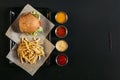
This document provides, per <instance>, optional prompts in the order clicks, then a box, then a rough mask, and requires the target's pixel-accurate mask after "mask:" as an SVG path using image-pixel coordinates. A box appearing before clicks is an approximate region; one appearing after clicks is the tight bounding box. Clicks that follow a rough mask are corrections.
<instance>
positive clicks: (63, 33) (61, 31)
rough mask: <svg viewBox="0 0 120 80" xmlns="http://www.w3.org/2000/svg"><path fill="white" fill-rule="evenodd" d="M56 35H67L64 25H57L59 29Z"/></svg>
mask: <svg viewBox="0 0 120 80" xmlns="http://www.w3.org/2000/svg"><path fill="white" fill-rule="evenodd" d="M56 35H57V36H58V37H65V36H66V35H67V30H66V28H65V27H63V26H59V27H57V29H56Z"/></svg>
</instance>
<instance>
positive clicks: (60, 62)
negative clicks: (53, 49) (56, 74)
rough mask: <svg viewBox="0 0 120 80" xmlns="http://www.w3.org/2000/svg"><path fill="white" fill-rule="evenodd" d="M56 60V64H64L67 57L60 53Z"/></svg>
mask: <svg viewBox="0 0 120 80" xmlns="http://www.w3.org/2000/svg"><path fill="white" fill-rule="evenodd" d="M56 61H57V64H58V65H60V66H64V65H65V64H67V61H68V59H67V57H66V55H64V54H61V55H58V56H57V60H56Z"/></svg>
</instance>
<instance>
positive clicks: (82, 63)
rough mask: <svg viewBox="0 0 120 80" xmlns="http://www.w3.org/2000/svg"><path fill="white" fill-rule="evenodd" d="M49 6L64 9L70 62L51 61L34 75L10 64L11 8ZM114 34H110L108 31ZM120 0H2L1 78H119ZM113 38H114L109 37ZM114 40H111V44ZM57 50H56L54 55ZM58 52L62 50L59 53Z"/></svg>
mask: <svg viewBox="0 0 120 80" xmlns="http://www.w3.org/2000/svg"><path fill="white" fill-rule="evenodd" d="M27 3H29V4H30V5H32V6H33V7H40V8H41V7H42V8H49V9H51V11H52V12H57V11H65V12H67V14H68V16H69V19H68V22H67V23H66V24H65V25H66V26H67V28H68V31H69V33H68V36H67V37H66V38H65V39H66V40H67V42H68V44H69V48H68V50H67V51H66V52H65V54H66V55H68V58H69V63H68V64H67V65H66V66H64V67H59V66H57V65H56V64H54V61H51V64H50V65H49V66H43V67H41V68H40V69H39V70H38V71H37V72H36V73H35V75H34V76H31V75H29V74H28V73H27V72H25V71H24V70H23V69H21V68H20V67H18V66H16V65H15V64H9V60H8V59H6V55H7V54H8V52H9V39H8V38H7V37H6V36H5V32H6V30H7V29H8V27H9V25H10V24H9V11H8V8H12V7H24V6H25V5H26V4H27ZM109 33H110V34H111V36H110V35H109ZM119 34H120V1H119V0H74V1H73V0H71V1H70V0H59V1H58V0H1V1H0V78H1V79H4V80H73V79H77V80H120V35H119ZM110 38H111V41H110V40H109V39H110ZM109 43H111V44H109ZM54 53H55V54H57V52H56V51H55V50H54V51H53V53H52V54H51V56H54ZM58 54H59V53H58Z"/></svg>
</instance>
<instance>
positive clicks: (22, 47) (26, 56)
mask: <svg viewBox="0 0 120 80" xmlns="http://www.w3.org/2000/svg"><path fill="white" fill-rule="evenodd" d="M17 54H18V57H19V59H20V62H21V63H24V62H26V63H30V64H36V61H37V60H38V59H39V60H40V59H41V56H45V52H44V48H43V46H41V43H40V41H39V39H38V38H37V39H35V38H33V40H32V41H29V40H27V39H26V38H22V39H21V42H20V44H19V45H18V49H17Z"/></svg>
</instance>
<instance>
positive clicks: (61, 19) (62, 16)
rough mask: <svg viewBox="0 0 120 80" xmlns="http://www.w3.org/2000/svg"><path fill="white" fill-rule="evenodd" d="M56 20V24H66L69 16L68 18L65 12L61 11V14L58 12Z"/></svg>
mask: <svg viewBox="0 0 120 80" xmlns="http://www.w3.org/2000/svg"><path fill="white" fill-rule="evenodd" d="M55 20H56V22H58V23H59V24H64V23H65V22H67V20H68V16H67V14H66V12H64V11H59V12H57V13H56V15H55Z"/></svg>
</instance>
